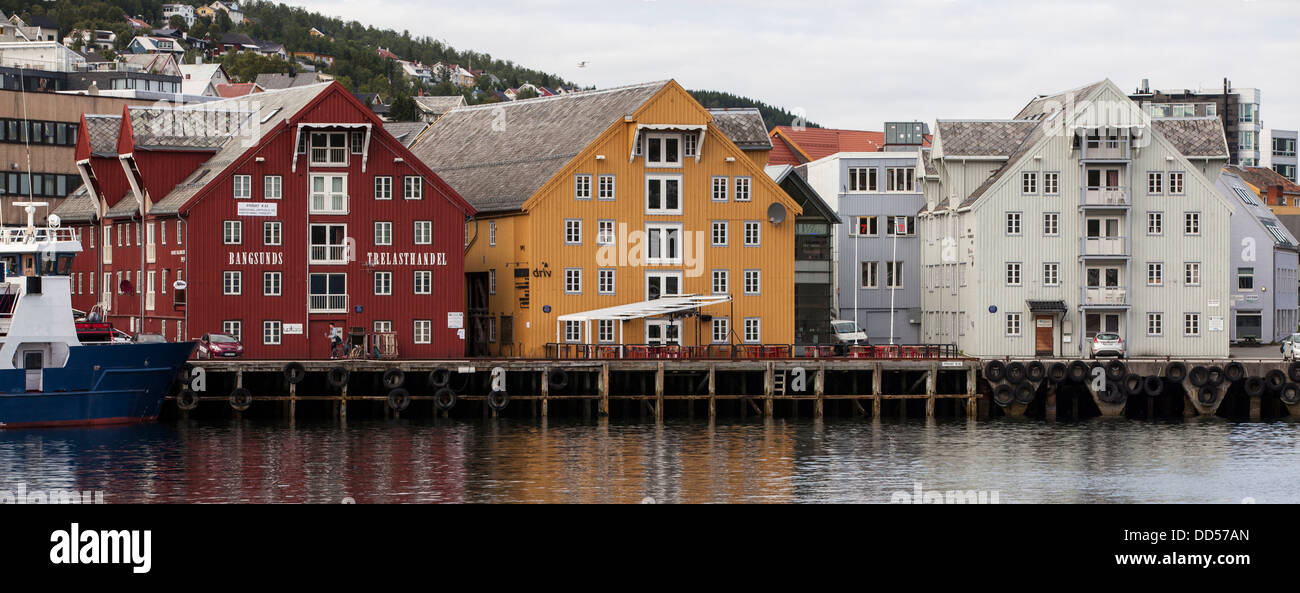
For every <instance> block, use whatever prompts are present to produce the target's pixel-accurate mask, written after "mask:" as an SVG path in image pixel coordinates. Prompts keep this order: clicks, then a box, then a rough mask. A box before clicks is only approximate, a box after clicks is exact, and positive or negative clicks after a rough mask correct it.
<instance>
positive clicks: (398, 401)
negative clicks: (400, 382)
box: [388, 387, 411, 412]
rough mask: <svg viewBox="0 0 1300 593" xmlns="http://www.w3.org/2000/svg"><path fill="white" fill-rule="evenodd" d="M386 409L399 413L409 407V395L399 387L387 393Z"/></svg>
mask: <svg viewBox="0 0 1300 593" xmlns="http://www.w3.org/2000/svg"><path fill="white" fill-rule="evenodd" d="M388 407H390V408H392V409H393V411H394V412H401V411H403V410H405V409H407V408H409V407H411V393H410V392H409V391H407V390H405V389H402V388H401V387H398V388H397V389H394V390H392V391H389V392H388Z"/></svg>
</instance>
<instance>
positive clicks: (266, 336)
mask: <svg viewBox="0 0 1300 593" xmlns="http://www.w3.org/2000/svg"><path fill="white" fill-rule="evenodd" d="M283 338H284V325H283V324H282V323H281V322H279V321H270V320H268V321H263V322H262V344H263V345H266V346H279V345H280V342H281V340H282V339H283Z"/></svg>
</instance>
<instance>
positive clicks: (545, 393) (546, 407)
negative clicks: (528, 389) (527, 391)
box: [541, 371, 551, 418]
mask: <svg viewBox="0 0 1300 593" xmlns="http://www.w3.org/2000/svg"><path fill="white" fill-rule="evenodd" d="M541 373H542V375H541V376H542V418H546V416H547V414H548V413H549V412H550V402H549V401H547V399H548V398H549V397H550V396H551V382H550V381H547V380H546V371H542V372H541Z"/></svg>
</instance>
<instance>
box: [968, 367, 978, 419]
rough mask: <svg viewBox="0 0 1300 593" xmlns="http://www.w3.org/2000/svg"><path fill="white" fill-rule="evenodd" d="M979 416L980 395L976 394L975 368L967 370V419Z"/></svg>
mask: <svg viewBox="0 0 1300 593" xmlns="http://www.w3.org/2000/svg"><path fill="white" fill-rule="evenodd" d="M977 416H979V394H978V393H976V392H975V368H974V367H971V368H968V369H966V418H968V419H973V418H975V417H977Z"/></svg>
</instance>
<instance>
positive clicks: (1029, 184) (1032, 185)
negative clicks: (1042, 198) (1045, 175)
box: [1020, 171, 1038, 196]
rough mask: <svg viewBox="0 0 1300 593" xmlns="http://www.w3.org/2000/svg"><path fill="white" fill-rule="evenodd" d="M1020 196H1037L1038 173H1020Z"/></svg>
mask: <svg viewBox="0 0 1300 593" xmlns="http://www.w3.org/2000/svg"><path fill="white" fill-rule="evenodd" d="M1020 195H1022V196H1036V195H1038V171H1021V172H1020Z"/></svg>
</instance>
